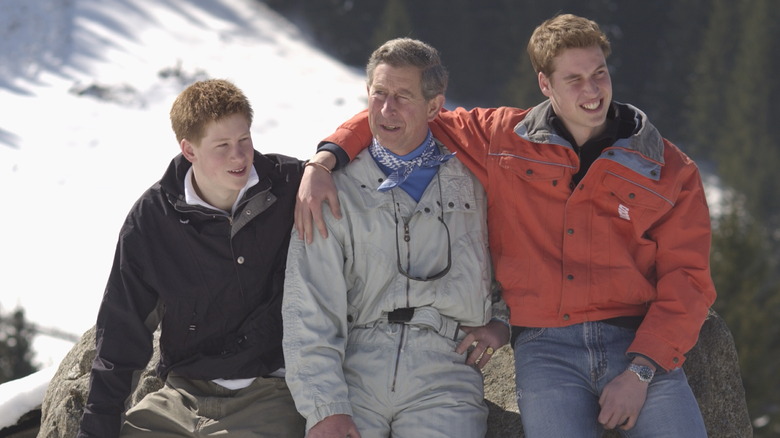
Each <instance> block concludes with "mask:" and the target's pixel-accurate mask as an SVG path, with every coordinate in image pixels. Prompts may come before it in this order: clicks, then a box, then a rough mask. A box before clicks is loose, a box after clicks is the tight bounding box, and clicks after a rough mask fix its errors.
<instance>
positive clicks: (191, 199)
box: [184, 166, 260, 214]
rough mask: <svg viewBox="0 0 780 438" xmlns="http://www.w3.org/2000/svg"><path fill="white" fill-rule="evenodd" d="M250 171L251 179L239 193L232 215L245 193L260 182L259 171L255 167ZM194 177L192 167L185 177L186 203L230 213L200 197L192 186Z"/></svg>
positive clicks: (231, 211)
mask: <svg viewBox="0 0 780 438" xmlns="http://www.w3.org/2000/svg"><path fill="white" fill-rule="evenodd" d="M249 169H250V170H249V179H247V181H246V184H245V185H244V188H243V189H241V190H240V191H239V192H238V196H237V197H236V202H234V203H233V207H232V208H231V209H230V213H231V214H232V213H235V211H236V207H237V206H238V202H239V201H240V200H241V198H243V197H244V193H246V191H247V189H249V188H250V187H252V186H253V185H255V184H257V183H259V182H260V176H258V174H257V170H255V166H250V167H249ZM192 175H193V173H192V167H190V168H189V170H187V174H186V175H184V202H186V203H187V204H189V205H201V206H203V207H206V208H210V209H212V210H217V211H221V212H223V213H228V212H227V211H225V210H223V209H221V208H217V207H214V206H213V205H211V204H209V203H208V202H206V201H204V200H203V198H201V197H200V196H199V195H198V192H197V191H196V190H195V186H194V185H193V184H192Z"/></svg>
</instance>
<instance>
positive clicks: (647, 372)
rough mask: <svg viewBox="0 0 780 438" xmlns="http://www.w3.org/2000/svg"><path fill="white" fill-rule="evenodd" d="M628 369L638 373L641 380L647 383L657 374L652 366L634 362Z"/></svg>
mask: <svg viewBox="0 0 780 438" xmlns="http://www.w3.org/2000/svg"><path fill="white" fill-rule="evenodd" d="M628 369H629V370H630V371H632V372H634V374H636V376H637V377H639V380H641V381H642V382H645V383H650V381H652V380H653V376H655V371H653V369H652V368H650V367H648V366H645V365H637V364H635V363H632V364H631V365H629V366H628Z"/></svg>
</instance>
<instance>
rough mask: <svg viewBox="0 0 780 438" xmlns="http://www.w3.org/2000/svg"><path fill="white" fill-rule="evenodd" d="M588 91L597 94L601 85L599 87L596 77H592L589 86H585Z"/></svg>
mask: <svg viewBox="0 0 780 438" xmlns="http://www.w3.org/2000/svg"><path fill="white" fill-rule="evenodd" d="M585 88H586V91H588V92H590V93H591V94H597V93H598V92H599V90H600V89H601V87H599V83H598V81H597V80H595V79H591V80H589V81H588V84H587V86H586V87H585Z"/></svg>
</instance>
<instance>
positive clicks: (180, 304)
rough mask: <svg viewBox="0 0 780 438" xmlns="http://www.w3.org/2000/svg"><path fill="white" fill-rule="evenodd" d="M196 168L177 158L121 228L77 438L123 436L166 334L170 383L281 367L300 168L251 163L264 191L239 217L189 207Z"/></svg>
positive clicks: (165, 368)
mask: <svg viewBox="0 0 780 438" xmlns="http://www.w3.org/2000/svg"><path fill="white" fill-rule="evenodd" d="M190 166H191V164H190V163H189V162H188V161H187V160H186V159H184V158H183V157H182V156H181V155H179V156H177V157H176V158H174V159H173V161H172V162H171V164H170V166H169V167H168V170H167V171H166V172H165V175H163V177H162V179H161V180H160V181H159V182H158V183H157V184H155V185H154V186H152V187H151V188H150V189H149V190H147V191H146V192H145V193H144V194H143V195H142V196H141V198H140V199H139V200H138V201H137V202H136V204H135V205H134V206H133V208H132V210H131V211H130V213H129V214H128V216H127V219H126V220H125V223H124V225H123V227H122V230H121V232H120V236H119V242H118V244H117V248H116V254H115V256H114V265H113V267H112V270H111V274H110V277H109V280H108V285H107V286H106V290H105V294H104V296H103V302H102V303H101V306H100V311H99V313H98V319H97V325H96V345H97V357H96V358H95V361H94V363H93V366H92V374H91V378H90V392H89V397H88V399H87V404H86V407H85V410H84V416H83V418H82V422H81V430H80V431H79V435H78V436H79V437H100V438H110V437H117V436H118V435H119V429H120V426H121V416H122V413H123V412H124V410H125V400H126V399H127V397H128V396H129V395H130V392H131V389H132V388H131V386H132V382H133V381H134V377H135V376H136V374H137V373H140V372H141V371H142V370H143V369H144V368H145V367H146V365H147V364H148V363H149V360H150V358H151V355H152V335H153V333H154V331H155V330H156V329H157V327H158V325H159V324H160V323H161V324H162V326H161V336H160V352H161V359H160V362H159V364H158V366H157V371H158V373H159V375H160V377H161V378H163V379H165V377H166V376H167V375H168V373H169V372H171V371H175V372H176V373H177V374H179V375H182V376H185V377H188V378H192V379H203V380H211V379H216V378H225V379H237V378H248V377H259V376H264V375H266V374H268V373H270V372H273V371H275V370H277V369H279V368H280V367H282V366H283V365H284V363H283V361H284V358H283V355H282V346H281V345H282V318H281V302H282V291H283V285H284V269H285V262H286V260H287V247H288V244H289V241H290V231H291V229H292V224H293V209H294V206H295V196H296V193H297V190H298V185H299V183H300V178H301V174H302V172H303V163H302V162H301V161H299V160H296V159H293V158H289V157H284V156H281V155H261V154H260V153H258V152H255V157H254V166H255V169H256V170H257V173H258V175H259V177H260V182H259V183H257V184H256V185H255V186H253V187H251V188H250V189H249V190H247V192H246V193H245V195H244V197H243V198H242V200H241V201H240V204H239V206H238V208H237V209H236V212H235V214H233V216H232V217H230V216H229V215H227V214H224V213H219V212H217V211H214V210H210V209H207V208H204V207H200V206H193V205H188V204H186V203H185V202H184V176H185V175H186V173H187V170H188V169H189V168H190Z"/></svg>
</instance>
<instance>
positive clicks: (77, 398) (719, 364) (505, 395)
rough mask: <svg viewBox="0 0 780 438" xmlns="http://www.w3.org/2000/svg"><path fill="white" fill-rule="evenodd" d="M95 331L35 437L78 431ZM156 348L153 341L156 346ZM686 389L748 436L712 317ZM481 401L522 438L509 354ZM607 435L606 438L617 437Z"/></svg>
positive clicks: (491, 434) (55, 388)
mask: <svg viewBox="0 0 780 438" xmlns="http://www.w3.org/2000/svg"><path fill="white" fill-rule="evenodd" d="M94 339H95V333H94V329H92V330H89V331H88V332H86V333H85V334H84V336H83V337H82V339H81V341H80V342H79V343H78V344H77V345H76V346H75V347H74V348H73V350H72V351H71V352H70V353H69V354H68V355H67V356H66V357H65V359H63V361H62V363H61V364H60V367H59V370H58V371H57V373H56V375H55V376H54V378H53V379H52V382H51V384H50V385H49V389H48V391H47V393H46V397H45V399H44V401H43V407H42V411H43V417H42V420H41V428H40V432H39V434H38V437H39V438H60V437H61V438H72V437H74V436H75V434H76V430H77V429H78V424H79V420H80V418H81V413H82V411H83V409H84V402H85V400H86V394H87V390H88V386H89V369H90V367H91V364H92V359H93V358H94V357H95V347H94V344H95V342H94ZM155 344H156V342H155ZM158 354H159V352H158V351H157V350H156V349H155V356H154V358H153V360H152V362H151V363H150V365H149V367H148V368H147V369H146V371H145V372H144V374H143V377H142V378H141V381H140V382H139V385H138V388H137V389H136V391H135V392H134V394H133V397H132V400H131V401H130V404H131V405H133V404H135V403H136V402H137V401H138V400H140V399H141V398H142V397H143V396H144V395H146V394H147V393H149V392H151V391H155V390H157V389H158V388H160V387H161V386H162V382H160V380H159V379H157V378H156V377H155V376H154V370H153V364H154V363H156V362H157V358H158ZM684 368H685V372H686V373H687V375H688V380H689V382H690V385H691V388H692V389H693V392H694V394H695V395H696V398H697V400H698V401H699V406H700V407H701V410H702V414H703V415H704V421H705V423H706V425H707V431H708V434H709V436H710V438H743V437H752V436H753V432H752V427H751V424H750V418H749V416H748V412H747V404H746V402H745V390H744V388H743V386H742V380H741V375H740V371H739V363H738V360H737V352H736V348H735V347H734V340H733V338H732V337H731V333H730V332H729V330H728V328H727V327H726V324H725V323H724V321H723V320H722V319H721V318H720V317H719V316H718V315H717V314H716V313H714V312H711V313H710V315H709V317H708V318H707V321H705V323H704V326H703V327H702V331H701V335H700V336H699V342H698V343H697V344H696V346H695V347H694V348H693V349H692V350H691V351H690V353H689V354H688V360H687V361H686V363H685V367H684ZM484 375H485V399H486V401H487V403H488V407H489V408H490V416H489V424H488V434H487V437H486V438H507V437H517V438H520V437H523V432H522V426H521V424H520V414H519V413H518V410H517V404H516V401H515V385H514V378H515V374H514V358H513V355H512V350H511V349H510V348H509V347H504V348H501V349H499V350H498V351H496V353H495V354H494V357H493V358H492V360H491V361H490V363H489V364H488V365H487V367H486V368H485V371H484ZM617 436H618V434H617V433H616V432H614V431H609V432H607V433H606V434H605V437H607V438H612V437H617Z"/></svg>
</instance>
